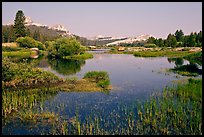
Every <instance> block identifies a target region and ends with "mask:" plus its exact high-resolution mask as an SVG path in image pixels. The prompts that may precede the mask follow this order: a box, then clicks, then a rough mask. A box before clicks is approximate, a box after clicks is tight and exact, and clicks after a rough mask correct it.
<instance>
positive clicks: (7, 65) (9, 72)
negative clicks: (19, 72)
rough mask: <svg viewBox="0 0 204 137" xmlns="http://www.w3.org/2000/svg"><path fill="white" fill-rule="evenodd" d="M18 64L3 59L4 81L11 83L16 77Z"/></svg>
mask: <svg viewBox="0 0 204 137" xmlns="http://www.w3.org/2000/svg"><path fill="white" fill-rule="evenodd" d="M15 68H16V64H15V63H13V62H11V61H10V59H9V58H5V57H4V58H3V59H2V81H9V80H11V79H12V78H13V77H14V76H15V75H16V71H15Z"/></svg>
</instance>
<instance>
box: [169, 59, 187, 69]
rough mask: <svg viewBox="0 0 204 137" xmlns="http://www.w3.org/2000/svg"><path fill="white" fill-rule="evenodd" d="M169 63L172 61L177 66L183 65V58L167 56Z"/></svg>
mask: <svg viewBox="0 0 204 137" xmlns="http://www.w3.org/2000/svg"><path fill="white" fill-rule="evenodd" d="M167 60H168V62H169V63H171V62H174V63H175V65H176V66H177V67H179V66H181V65H183V63H184V60H183V59H182V58H168V59H167Z"/></svg>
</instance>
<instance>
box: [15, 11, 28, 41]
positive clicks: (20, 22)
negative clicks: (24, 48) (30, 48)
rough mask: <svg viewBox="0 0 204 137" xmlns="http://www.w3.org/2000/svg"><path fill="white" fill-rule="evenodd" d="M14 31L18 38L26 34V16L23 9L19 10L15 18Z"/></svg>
mask: <svg viewBox="0 0 204 137" xmlns="http://www.w3.org/2000/svg"><path fill="white" fill-rule="evenodd" d="M14 31H15V35H16V38H18V37H24V36H26V27H25V16H24V13H23V11H22V10H18V12H17V13H16V18H15V20H14Z"/></svg>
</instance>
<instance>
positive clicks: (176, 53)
mask: <svg viewBox="0 0 204 137" xmlns="http://www.w3.org/2000/svg"><path fill="white" fill-rule="evenodd" d="M191 54H194V52H189V51H173V50H168V49H166V50H160V51H138V52H134V53H133V55H134V56H135V57H164V56H165V57H184V56H187V55H191Z"/></svg>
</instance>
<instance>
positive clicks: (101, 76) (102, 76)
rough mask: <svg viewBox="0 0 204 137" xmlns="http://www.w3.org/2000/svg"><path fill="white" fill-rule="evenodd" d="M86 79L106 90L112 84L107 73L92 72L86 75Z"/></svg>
mask: <svg viewBox="0 0 204 137" xmlns="http://www.w3.org/2000/svg"><path fill="white" fill-rule="evenodd" d="M84 78H85V79H89V80H90V81H94V82H96V83H97V85H98V86H100V87H102V88H106V87H108V85H109V84H110V80H109V76H108V73H107V72H105V71H90V72H87V73H86V74H85V75H84Z"/></svg>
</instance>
